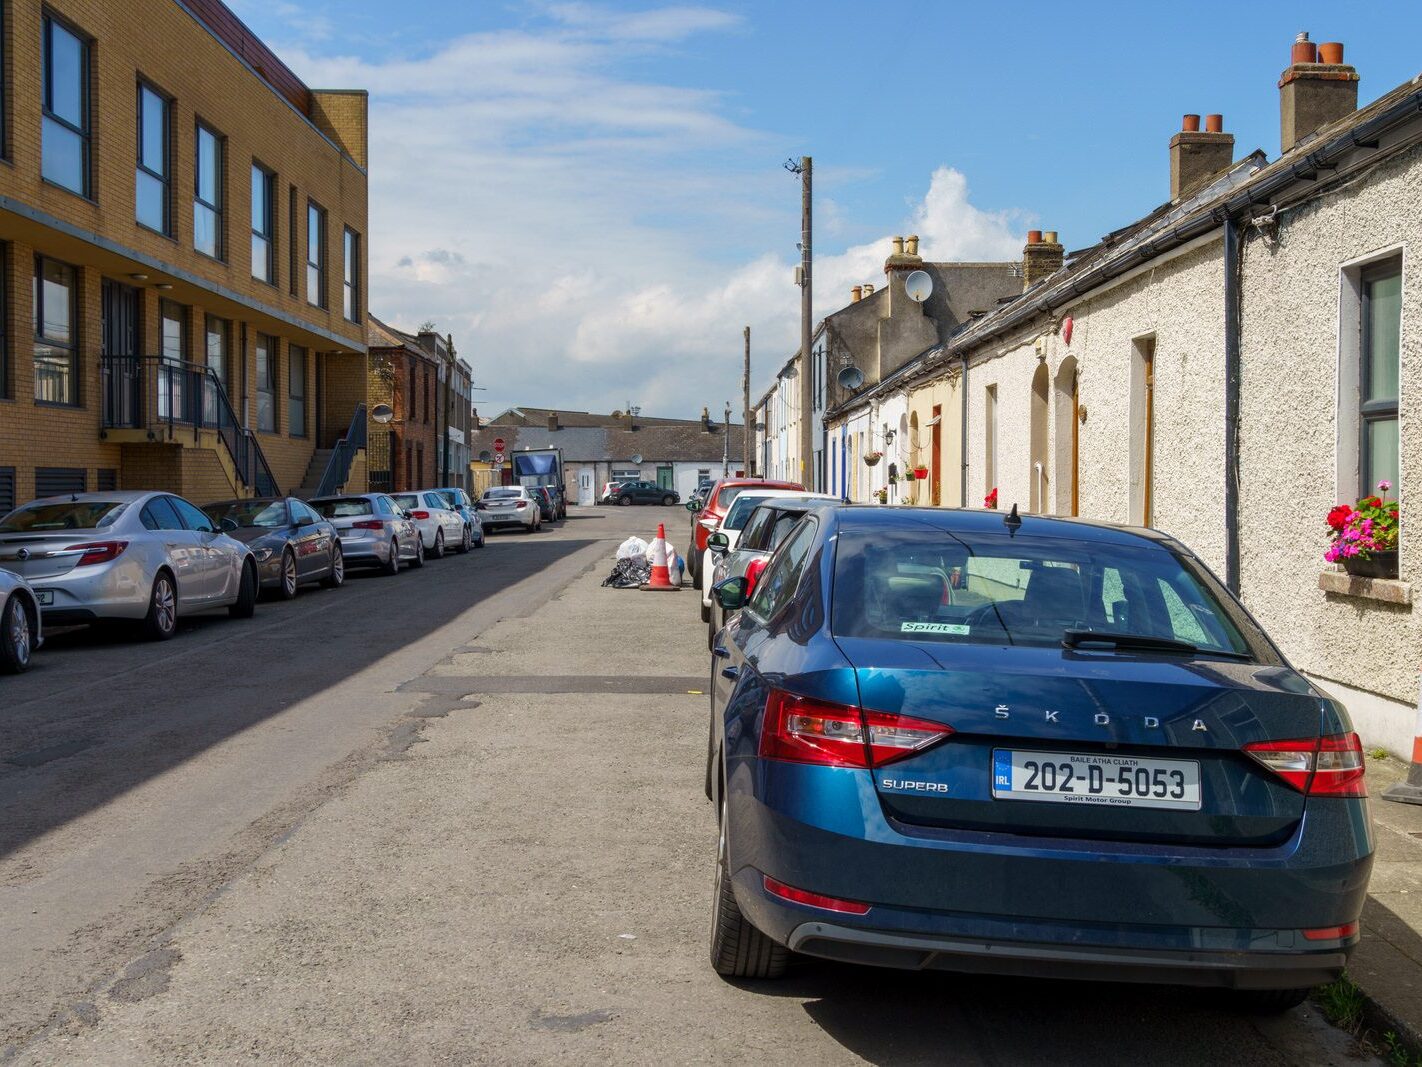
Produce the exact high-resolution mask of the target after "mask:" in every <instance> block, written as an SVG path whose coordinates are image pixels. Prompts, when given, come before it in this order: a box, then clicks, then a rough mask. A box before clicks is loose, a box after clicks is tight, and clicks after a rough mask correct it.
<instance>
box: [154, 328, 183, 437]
mask: <svg viewBox="0 0 1422 1067" xmlns="http://www.w3.org/2000/svg"><path fill="white" fill-rule="evenodd" d="M187 321H188V316H187V309H186V308H184V307H183V306H182V305H181V304H175V303H173V301H171V300H163V301H160V302H159V304H158V344H159V349H160V352H159V354H160V355H161V356H162V357H163V363H162V366H161V367H160V368H159V377H158V416H159V418H163V419H166V418H169V417H172V418H175V419H182V418H184V417H185V413H184V411H183V375H184V374H185V373H186V368H185V367H184V366H183V364H184V363H186V362H187V359H188V330H187Z"/></svg>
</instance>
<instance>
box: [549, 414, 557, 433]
mask: <svg viewBox="0 0 1422 1067" xmlns="http://www.w3.org/2000/svg"><path fill="white" fill-rule="evenodd" d="M548 428H549V429H550V430H556V429H557V428H558V413H557V412H556V411H550V412H549V413H548Z"/></svg>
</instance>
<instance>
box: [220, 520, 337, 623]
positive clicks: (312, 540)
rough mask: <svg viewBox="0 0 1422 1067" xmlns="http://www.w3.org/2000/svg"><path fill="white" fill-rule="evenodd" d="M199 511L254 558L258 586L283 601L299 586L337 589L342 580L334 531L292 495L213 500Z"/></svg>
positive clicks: (293, 593) (290, 596)
mask: <svg viewBox="0 0 1422 1067" xmlns="http://www.w3.org/2000/svg"><path fill="white" fill-rule="evenodd" d="M202 510H203V511H205V512H207V516H208V518H210V519H211V520H212V521H213V522H215V523H217V525H218V528H219V529H221V530H222V532H223V533H225V534H227V535H228V536H229V537H233V538H236V539H237V540H238V541H241V542H242V543H243V544H244V545H247V546H248V547H249V548H251V550H252V554H253V555H254V556H256V557H257V575H258V577H259V578H261V581H262V588H263V589H264V590H269V591H270V592H273V593H275V594H276V595H277V596H279V597H281V599H283V600H290V599H291V598H292V597H294V596H296V591H297V589H298V588H299V587H300V585H301V584H302V583H303V582H320V583H321V584H322V585H324V586H326V587H327V588H328V589H337V588H339V587H340V586H341V584H342V583H343V582H345V580H346V562H345V559H344V557H343V556H342V555H341V539H340V538H339V537H337V536H336V528H335V527H334V526H332V525H331V523H330V522H328V521H327V520H326V519H323V518H321V516H320V515H317V514H316V512H315V511H313V510H312V509H311V508H310V506H309V505H307V504H306V503H304V502H303V501H300V500H298V499H296V497H294V496H288V497H280V496H278V497H270V496H259V497H253V498H252V499H250V500H219V501H217V502H215V503H212V504H204V505H203V506H202Z"/></svg>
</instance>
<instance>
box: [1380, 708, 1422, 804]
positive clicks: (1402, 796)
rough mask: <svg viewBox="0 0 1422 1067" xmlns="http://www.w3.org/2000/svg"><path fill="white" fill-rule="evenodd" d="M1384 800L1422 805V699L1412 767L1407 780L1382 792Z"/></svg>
mask: <svg viewBox="0 0 1422 1067" xmlns="http://www.w3.org/2000/svg"><path fill="white" fill-rule="evenodd" d="M1382 798H1383V799H1384V800H1396V801H1398V802H1399V803H1401V804H1422V697H1419V698H1418V700H1417V730H1416V732H1415V734H1414V736H1413V739H1412V765H1411V766H1410V767H1409V768H1408V769H1407V780H1406V781H1403V782H1394V783H1393V784H1392V785H1390V786H1388V787H1387V788H1386V789H1384V790H1383V791H1382Z"/></svg>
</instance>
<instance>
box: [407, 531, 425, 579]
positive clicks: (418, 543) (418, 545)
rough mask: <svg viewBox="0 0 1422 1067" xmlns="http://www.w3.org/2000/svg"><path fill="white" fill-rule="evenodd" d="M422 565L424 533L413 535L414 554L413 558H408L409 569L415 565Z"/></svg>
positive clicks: (423, 563)
mask: <svg viewBox="0 0 1422 1067" xmlns="http://www.w3.org/2000/svg"><path fill="white" fill-rule="evenodd" d="M424 565H425V535H424V534H416V535H415V555H414V558H413V559H411V560H410V569H411V570H414V569H415V568H417V567H423V566H424Z"/></svg>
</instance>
